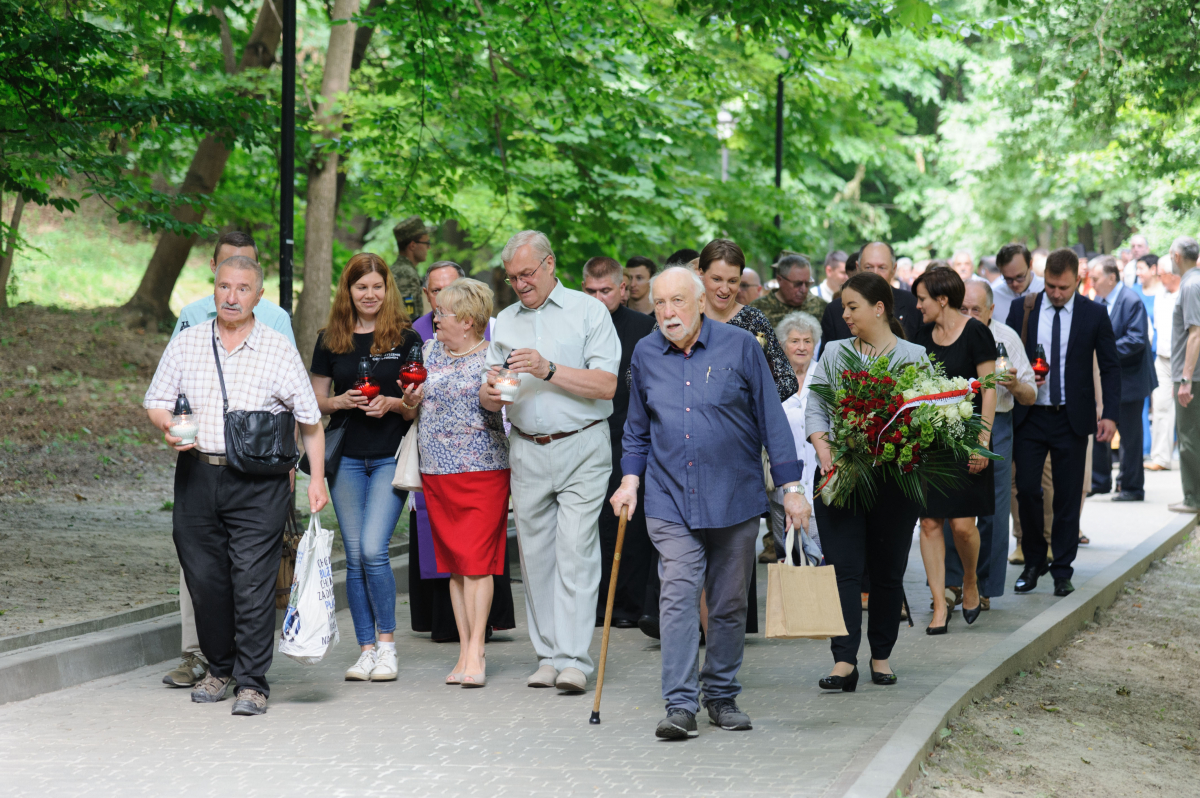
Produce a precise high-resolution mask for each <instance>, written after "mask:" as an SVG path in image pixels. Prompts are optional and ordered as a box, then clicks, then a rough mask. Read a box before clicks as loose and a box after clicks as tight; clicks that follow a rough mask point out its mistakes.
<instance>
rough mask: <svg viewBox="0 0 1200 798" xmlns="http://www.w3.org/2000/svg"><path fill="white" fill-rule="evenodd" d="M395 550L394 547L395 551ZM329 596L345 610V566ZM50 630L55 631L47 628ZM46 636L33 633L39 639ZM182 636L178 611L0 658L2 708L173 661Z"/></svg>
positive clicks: (402, 562)
mask: <svg viewBox="0 0 1200 798" xmlns="http://www.w3.org/2000/svg"><path fill="white" fill-rule="evenodd" d="M402 546H403V550H404V552H405V553H404V554H402V555H400V556H393V557H392V573H393V574H395V577H396V592H397V593H398V594H399V593H407V592H408V553H407V552H408V544H402ZM395 548H396V547H393V550H394V549H395ZM333 592H334V598H335V600H336V601H337V607H338V609H339V610H341V609H345V608H346V606H347V605H346V571H345V568H344V566H343V569H342V570H341V571H339V572H337V573H335V574H334V576H333ZM156 606H161V605H156ZM149 609H152V608H151V607H147V608H143V609H142V610H135V611H134V612H133V613H120V614H119V615H112V616H108V618H101V619H97V620H96V621H87V622H84V623H82V624H72V625H71V626H66V627H60V629H70V628H73V627H75V626H87V625H89V624H96V623H104V622H107V621H109V620H111V619H122V618H126V617H127V616H129V615H134V614H136V613H138V612H143V611H145V610H149ZM282 622H283V612H282V611H278V612H277V613H276V618H275V628H276V629H278V628H279V627H280V625H281V624H282ZM54 631H57V630H51V629H47V630H46V632H54ZM341 631H342V634H347V633H348V634H354V632H353V630H350V629H347V630H341ZM46 632H38V633H35V634H39V635H41V634H45V633H46ZM180 634H181V632H180V628H179V612H178V611H177V610H176V611H174V612H170V613H169V614H166V615H159V616H158V617H155V618H150V619H149V620H141V621H138V622H135V623H128V622H127V623H126V624H125V625H124V626H120V627H117V628H104V629H100V630H99V631H93V632H89V633H87V634H80V635H77V636H75V637H70V638H68V639H65V640H59V639H55V640H51V641H48V642H45V643H42V644H41V645H34V646H30V647H26V648H22V649H20V650H19V651H14V652H10V653H6V654H0V704H7V703H9V702H10V701H22V700H24V699H26V698H33V697H34V696H36V695H41V694H42V693H49V692H53V691H55V690H62V689H64V688H67V687H74V686H75V685H77V684H83V683H84V682H90V681H92V680H93V679H100V678H103V677H105V676H113V675H116V674H118V673H125V672H127V671H131V670H135V669H137V668H141V667H143V666H146V665H153V664H155V663H158V662H163V661H165V660H169V659H174V658H175V657H177V656H179V638H180Z"/></svg>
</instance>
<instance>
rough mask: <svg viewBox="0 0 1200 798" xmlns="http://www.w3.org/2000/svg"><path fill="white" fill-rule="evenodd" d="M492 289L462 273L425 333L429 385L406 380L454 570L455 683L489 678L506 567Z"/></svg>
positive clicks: (442, 559)
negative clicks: (490, 629) (490, 378)
mask: <svg viewBox="0 0 1200 798" xmlns="http://www.w3.org/2000/svg"><path fill="white" fill-rule="evenodd" d="M491 315H492V291H491V289H490V288H488V287H487V286H486V285H484V284H483V283H481V282H479V281H478V280H472V279H470V278H466V277H463V278H459V279H458V280H455V281H454V282H453V283H451V284H450V285H449V286H448V287H446V288H444V289H442V291H441V293H439V294H438V297H437V308H436V309H435V310H434V322H435V324H436V326H437V339H436V340H432V341H426V342H425V347H424V355H425V368H426V370H427V371H428V373H429V376H428V378H427V379H426V381H425V384H424V385H423V386H422V387H421V388H418V389H416V390H414V389H412V388H411V387H410V388H407V389H405V398H404V401H405V409H404V413H405V414H411V415H413V416H415V415H416V414H417V413H418V411H419V412H420V424H419V425H418V430H419V432H418V439H417V440H418V443H419V453H420V461H421V484H422V487H423V488H424V492H425V500H426V505H427V507H428V510H429V521H430V525H431V526H432V528H433V547H434V553H435V554H436V556H437V567H438V570H439V571H442V572H449V573H450V574H451V578H450V598H451V601H452V602H453V604H454V617H455V621H456V622H457V624H458V633H459V647H460V648H459V657H458V662H457V663H455V665H454V669H453V670H452V671H451V672H450V675H449V676H447V677H446V684H451V685H454V684H461V685H462V686H463V687H483V686H484V684H486V683H487V676H486V673H485V665H486V661H485V660H484V653H483V648H484V635H485V633H486V630H487V619H488V613H489V611H490V610H491V606H492V593H493V585H492V577H493V576H501V575H503V574H504V552H505V537H506V535H507V527H508V492H509V487H508V478H509V470H508V439H507V438H506V437H505V435H504V424H503V421H502V419H501V416H500V414H499V413H492V412H489V411H487V410H484V409H483V408H482V407H480V405H479V386H480V384H481V383H482V381H483V375H484V373H485V372H486V370H487V369H486V366H485V365H484V354H485V352H486V351H487V349H486V347H485V346H484V339H483V333H484V330H486V329H487V323H488V319H489V318H490V317H491Z"/></svg>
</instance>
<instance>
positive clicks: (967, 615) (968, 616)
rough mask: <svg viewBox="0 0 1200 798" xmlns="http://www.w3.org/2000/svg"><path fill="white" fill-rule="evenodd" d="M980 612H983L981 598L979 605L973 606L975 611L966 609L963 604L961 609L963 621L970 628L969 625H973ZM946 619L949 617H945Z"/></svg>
mask: <svg viewBox="0 0 1200 798" xmlns="http://www.w3.org/2000/svg"><path fill="white" fill-rule="evenodd" d="M981 612H983V599H982V598H980V599H979V603H978V604H976V605H975V609H973V610H969V609H967V605H966V604H964V605H963V608H962V614H963V620H964V621H966V622H967V626H970V625H971V624H973V623H975V619H976V618H978V617H979V613H981ZM948 617H949V616H947V618H948Z"/></svg>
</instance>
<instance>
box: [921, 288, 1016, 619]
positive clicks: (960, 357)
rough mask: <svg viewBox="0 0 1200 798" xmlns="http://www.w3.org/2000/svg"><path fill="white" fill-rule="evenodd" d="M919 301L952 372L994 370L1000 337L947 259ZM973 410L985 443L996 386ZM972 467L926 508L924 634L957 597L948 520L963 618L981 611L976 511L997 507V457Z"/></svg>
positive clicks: (975, 459) (936, 348)
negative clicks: (928, 600)
mask: <svg viewBox="0 0 1200 798" xmlns="http://www.w3.org/2000/svg"><path fill="white" fill-rule="evenodd" d="M912 290H913V293H914V294H916V297H917V307H919V308H920V310H921V315H922V317H923V318H924V320H925V324H926V326H924V327H922V328H921V330H920V331H919V332H918V333H917V339H916V342H917V343H918V344H921V345H922V346H923V347H924V348H925V351H926V352H927V353H928V354H929V357H930V359H932V360H936V361H937V362H938V363H940V364H941V365H942V367H943V368H944V369H945V371H946V376H947V377H962V378H965V379H968V380H974V379H979V380H984V379H985V378H986V377H987V376H988V375H990V374H991V373H992V372H994V371H995V370H996V341H995V339H994V338H993V337H992V332H991V330H989V329H988V328H987V325H985V324H984V323H983V322H981V321H979V320H978V319H975V318H972V317H971V316H968V315H966V314H964V313H963V312H962V303H963V295H964V293H965V291H966V286H965V284H964V283H963V281H962V278H961V277H959V276H958V274H957V273H956V272H955V271H954V270H952V269H948V268H945V267H935V268H932V269H929V270H928V271H926V272H925V273H924V274H922V275H921V276H920V277H918V278H917V279H916V280H915V281H914V282H913V289H912ZM972 401H973V403H974V406H975V412H976V413H977V414H979V415H980V416H982V418H983V429H982V431H981V432H980V434H979V445H980V446H981V447H983V448H985V449H986V448H987V447H988V444H989V443H990V441H991V429H992V421H993V419H994V418H995V415H996V391H995V390H994V389H992V388H984V389H983V390H981V391H979V392H978V393H976V394H975V395H974V398H973V400H972ZM962 468H963V469H964V470H966V471H968V472H969V476H966V477H965V480H964V482H963V484H962V486H961V487H960V488H959V489H957V490H953V491H949V492H946V493H943V492H941V491H936V490H931V491H929V493H928V497H927V500H926V505H925V507H924V509H922V511H921V559H922V560H924V562H925V576H926V577H927V578H928V580H929V590H930V592H931V593H932V594H933V620H932V621H931V622H930V624H929V626H928V627H927V628H926V629H925V633H926V634H931V635H941V634H945V633H946V630H947V626H948V624H949V621H950V610H951V609H952V608H953V606H954V602H953V600H950V601H947V600H946V597H945V593H946V541H945V538H944V536H943V532H942V526H943V522H944V521H945V520H947V519H948V520H949V521H950V529H951V532H952V533H953V535H954V548H955V549H956V550H957V551H958V556H959V558H960V559H961V560H962V564H963V602H962V612H963V619H964V620H965V621H966V622H967V623H968V624H971V623H974V622H975V619H976V618H978V617H979V613H980V611H981V609H982V606H983V604H982V602H981V601H980V597H979V584H978V581H977V580H976V578H975V566H976V565H977V563H978V560H979V528H978V527H977V526H976V525H975V519H976V517H978V516H988V515H991V514H993V513H994V512H996V492H995V487H994V486H993V483H992V472H993V470H994V469H993V468H992V461H991V460H989V459H987V458H986V457H984V456H983V455H981V454H973V455H971V457H970V459H969V460H968V461H967V462H966V463H965V464H964V465H963V466H962Z"/></svg>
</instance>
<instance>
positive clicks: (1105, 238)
mask: <svg viewBox="0 0 1200 798" xmlns="http://www.w3.org/2000/svg"><path fill="white" fill-rule="evenodd" d="M1116 245H1117V241H1116V234H1115V233H1114V231H1113V221H1112V219H1105V220H1104V221H1102V222H1100V250H1101V251H1102V252H1103V253H1104V254H1106V255H1108V254H1111V253H1112V251H1113V247H1115V246H1116Z"/></svg>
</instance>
